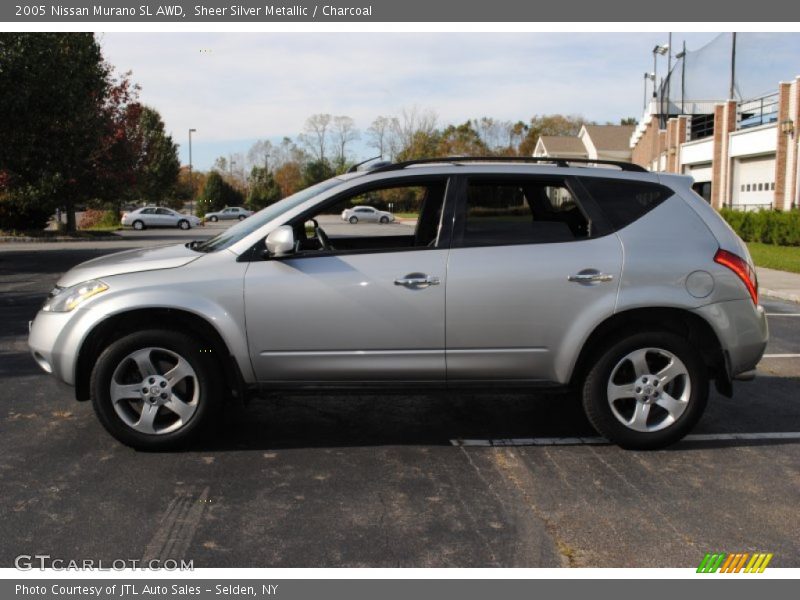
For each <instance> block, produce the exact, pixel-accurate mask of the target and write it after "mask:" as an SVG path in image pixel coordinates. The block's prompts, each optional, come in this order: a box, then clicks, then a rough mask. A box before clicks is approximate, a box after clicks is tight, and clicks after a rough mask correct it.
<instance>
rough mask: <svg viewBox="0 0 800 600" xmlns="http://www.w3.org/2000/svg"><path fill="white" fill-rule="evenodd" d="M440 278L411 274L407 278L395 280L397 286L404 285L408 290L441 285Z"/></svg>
mask: <svg viewBox="0 0 800 600" xmlns="http://www.w3.org/2000/svg"><path fill="white" fill-rule="evenodd" d="M439 283H440V282H439V278H438V277H434V276H432V275H425V274H424V273H409V274H408V275H406V276H405V277H400V278H398V279H395V280H394V284H395V285H402V286H405V287H408V288H425V287H428V286H429V285H439Z"/></svg>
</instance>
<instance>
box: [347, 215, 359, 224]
mask: <svg viewBox="0 0 800 600" xmlns="http://www.w3.org/2000/svg"><path fill="white" fill-rule="evenodd" d="M348 221H350V224H351V225H355V224H356V223H358V217H356V216H353V217H350V218H349V219H348Z"/></svg>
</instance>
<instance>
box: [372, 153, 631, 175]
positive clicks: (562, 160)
mask: <svg viewBox="0 0 800 600" xmlns="http://www.w3.org/2000/svg"><path fill="white" fill-rule="evenodd" d="M465 162H498V163H501V162H521V163H552V164H555V165H557V166H559V167H564V168H567V167H570V166H571V163H577V164H579V165H587V166H591V165H608V166H612V167H618V168H619V169H620V171H634V172H638V173H647V169H645V168H644V167H640V166H639V165H637V164H634V163H630V162H624V161H621V160H594V159H590V158H567V157H563V156H449V157H442V158H421V159H418V160H406V161H402V162H398V163H390V164H388V165H380V166H376V167H375V168H374V169H370V170H369V171H370V173H382V172H384V171H399V170H401V169H405V168H406V167H410V166H413V165H425V164H436V163H452V164H453V165H459V164H461V163H465Z"/></svg>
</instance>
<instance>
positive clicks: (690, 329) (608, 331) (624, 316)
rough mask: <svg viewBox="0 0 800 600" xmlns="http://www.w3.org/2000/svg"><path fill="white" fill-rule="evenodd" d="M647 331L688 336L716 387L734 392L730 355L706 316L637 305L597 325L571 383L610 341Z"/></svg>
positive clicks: (588, 339)
mask: <svg viewBox="0 0 800 600" xmlns="http://www.w3.org/2000/svg"><path fill="white" fill-rule="evenodd" d="M644 330H651V331H666V332H670V333H674V334H676V335H679V336H681V337H683V338H685V339H687V340H688V341H689V342H690V343H691V344H692V345H693V346H694V347H695V348H697V350H698V351H699V352H700V356H701V358H702V359H703V362H704V363H705V365H706V367H707V369H708V373H709V378H710V379H714V380H715V384H716V387H717V390H718V391H719V392H720V393H722V394H724V395H726V396H728V397H730V396H731V395H732V393H733V390H732V384H731V378H730V375H729V371H728V366H727V358H726V356H725V352H724V350H723V349H722V345H721V344H720V341H719V338H718V337H717V334H716V333H715V332H714V329H713V328H712V327H711V325H710V324H709V323H708V321H706V320H705V319H704V318H703V317H701V316H699V315H697V314H695V313H693V312H692V311H690V310H686V309H682V308H666V307H664V308H635V309H630V310H626V311H623V312H620V313H616V314H614V315H612V316H610V317H608V318H607V319H606V320H604V321H603V322H601V323H600V324H599V325H598V326H597V327H595V329H594V330H593V331H592V333H591V334H589V337H588V338H587V339H586V341H585V343H584V344H583V347H582V349H581V352H580V354H579V355H578V358H577V360H576V362H575V366H574V367H573V369H572V376H571V377H570V384H571V385H575V384H579V383H580V382H581V381H583V379H584V377H585V376H586V374H587V372H588V371H589V368H590V367H591V364H592V362H593V359H594V358H595V357H596V356H597V354H598V353H599V352H600V351H601V350H602V349H603V348H604V347H605V346H606V345H607V344H608V341H609V340H611V339H616V338H619V337H620V336H622V335H625V334H629V333H636V332H640V331H644Z"/></svg>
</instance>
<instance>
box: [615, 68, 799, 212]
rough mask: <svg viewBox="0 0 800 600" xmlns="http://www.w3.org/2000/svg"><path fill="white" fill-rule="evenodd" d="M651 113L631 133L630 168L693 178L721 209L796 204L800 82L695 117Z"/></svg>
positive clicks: (699, 110) (705, 108) (697, 110)
mask: <svg viewBox="0 0 800 600" xmlns="http://www.w3.org/2000/svg"><path fill="white" fill-rule="evenodd" d="M655 108H656V103H655V102H653V103H651V104H650V106H649V107H648V109H647V110H646V111H645V114H644V116H643V118H642V119H641V121H640V122H639V123H638V125H637V126H636V128H635V130H634V132H633V134H632V135H631V138H630V149H631V160H632V161H633V162H635V163H637V164H640V165H642V166H644V167H646V168H648V169H650V170H656V171H666V172H670V173H683V174H686V175H691V176H692V177H693V178H694V180H695V184H694V188H695V191H697V193H699V194H700V195H701V196H703V197H704V198H706V200H708V201H709V202H710V203H711V204H712V205H713V206H714V207H715V208H718V209H719V208H721V207H723V206H729V207H733V208H739V209H741V210H757V209H764V208H775V209H778V210H789V209H791V208H796V207H797V206H798V204H799V203H800V188H799V186H800V177H799V176H798V175H799V173H798V169H800V164H798V155H799V154H800V146H798V141H799V140H798V132H797V127H798V125H799V124H800V77H797V78H796V79H795V80H794V81H791V82H786V83H779V84H778V88H777V90H776V91H775V92H773V93H771V94H768V95H765V96H762V97H759V98H753V99H749V100H742V101H734V100H727V101H722V102H716V103H706V104H705V105H694V106H692V111H691V113H692V114H679V115H676V116H671V117H670V118H668V119H665V118H664V117H663V116H662V115H658V114H656V112H657V111H656V109H655ZM670 112H673V114H675V113H679V112H680V110H675V111H670ZM687 112H688V111H687Z"/></svg>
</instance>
